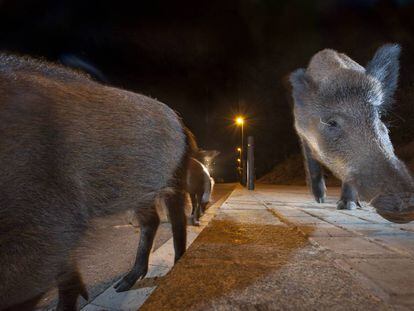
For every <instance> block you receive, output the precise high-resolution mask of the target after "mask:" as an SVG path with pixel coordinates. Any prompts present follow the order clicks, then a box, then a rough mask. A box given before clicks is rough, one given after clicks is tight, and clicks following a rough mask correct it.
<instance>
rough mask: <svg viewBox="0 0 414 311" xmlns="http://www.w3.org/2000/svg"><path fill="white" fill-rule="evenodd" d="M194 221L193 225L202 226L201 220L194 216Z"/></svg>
mask: <svg viewBox="0 0 414 311" xmlns="http://www.w3.org/2000/svg"><path fill="white" fill-rule="evenodd" d="M192 222H193V226H196V227H198V226H200V221H199V220H196V219H195V218H194V217H193V218H192Z"/></svg>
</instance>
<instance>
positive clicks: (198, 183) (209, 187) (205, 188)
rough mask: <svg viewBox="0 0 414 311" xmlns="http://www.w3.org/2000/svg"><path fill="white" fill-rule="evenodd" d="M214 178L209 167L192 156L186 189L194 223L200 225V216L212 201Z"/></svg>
mask: <svg viewBox="0 0 414 311" xmlns="http://www.w3.org/2000/svg"><path fill="white" fill-rule="evenodd" d="M213 186H214V180H213V178H211V177H210V173H209V172H208V169H207V167H206V166H205V165H204V164H202V163H201V162H200V161H198V160H196V159H195V158H190V161H189V165H188V170H187V182H186V190H187V192H188V193H189V194H190V198H191V204H192V212H191V218H192V221H193V225H195V226H199V225H200V220H199V218H200V216H201V215H202V214H203V213H204V211H205V209H206V207H207V204H208V203H209V202H210V198H211V193H212V192H213Z"/></svg>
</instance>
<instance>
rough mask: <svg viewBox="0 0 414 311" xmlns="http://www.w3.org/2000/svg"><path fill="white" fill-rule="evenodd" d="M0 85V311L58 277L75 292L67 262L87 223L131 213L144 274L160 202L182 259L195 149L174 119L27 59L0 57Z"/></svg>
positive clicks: (137, 98)
mask: <svg viewBox="0 0 414 311" xmlns="http://www.w3.org/2000/svg"><path fill="white" fill-rule="evenodd" d="M0 82H1V83H0V98H1V100H0V166H1V171H2V174H1V175H0V189H1V191H0V279H1V280H2V282H1V283H0V309H3V308H7V307H10V306H12V305H18V304H20V303H22V302H25V301H30V300H31V299H33V298H35V297H38V296H40V295H41V294H43V293H44V292H46V291H47V290H48V289H49V288H50V287H51V286H52V284H54V283H55V280H57V279H58V276H62V275H72V276H76V278H74V279H73V281H71V280H70V279H69V280H68V279H66V280H63V279H58V282H59V284H61V286H62V290H63V291H65V290H66V288H67V286H69V287H73V286H78V287H81V284H82V282H81V280H80V279H79V278H78V277H77V276H78V274H77V269H76V264H75V263H73V262H70V261H69V259H73V258H71V256H70V254H71V251H72V250H73V249H74V248H75V247H77V246H78V245H79V241H80V240H81V239H82V237H83V235H84V232H85V231H86V230H87V229H88V228H89V226H90V222H91V219H92V218H94V217H96V216H105V215H111V214H114V213H118V212H122V211H125V210H126V209H133V210H135V211H136V214H137V216H138V218H139V220H140V223H141V225H142V227H141V228H142V230H141V231H142V232H145V234H144V235H143V236H142V238H141V240H142V241H146V242H145V243H144V244H145V245H146V247H141V245H140V252H141V253H140V254H139V258H141V259H140V260H137V262H138V265H140V267H138V268H139V269H138V268H137V267H135V268H136V269H135V270H139V271H140V273H141V276H142V275H145V273H146V266H145V265H147V259H148V258H147V257H148V255H149V251H150V248H151V245H150V244H152V238H153V236H151V235H153V234H155V231H156V228H157V226H158V223H159V220H158V216H157V214H156V211H155V207H154V201H155V199H156V198H157V197H158V196H160V195H162V196H165V197H166V198H167V199H166V200H167V201H168V204H169V210H170V214H171V213H176V215H175V216H174V215H173V216H172V218H173V219H175V220H176V222H175V223H174V224H173V229H174V230H175V232H174V238H175V242H176V243H175V244H176V245H177V247H176V258H177V259H178V258H179V257H180V256H181V255H182V253H183V252H184V250H185V233H183V232H184V231H185V216H184V212H183V207H180V205H183V204H184V202H183V200H182V193H184V190H183V187H184V180H183V176H184V175H185V174H184V172H185V169H186V165H187V164H186V162H187V161H188V158H189V153H190V152H192V151H191V150H192V149H193V148H194V145H195V143H194V142H193V139H192V138H189V135H188V134H186V133H187V130H186V129H185V128H184V127H183V125H182V123H181V120H180V119H179V117H178V116H177V115H176V113H175V112H174V111H172V110H171V109H170V108H169V107H167V106H166V105H164V104H162V103H160V102H158V101H156V100H154V99H151V98H148V97H145V96H143V95H140V94H135V93H132V92H128V91H125V90H121V89H117V88H113V87H108V86H103V85H101V84H99V83H97V82H95V81H93V80H91V79H89V77H88V76H86V75H84V74H81V73H79V72H76V71H73V70H69V69H67V68H64V67H62V66H58V65H54V64H50V63H47V62H43V61H38V60H33V59H31V58H27V57H17V56H12V55H0ZM190 145H191V146H190ZM171 188H173V191H172V192H173V193H174V194H171V193H172V192H170V191H169V189H171ZM170 217H171V215H170ZM141 234H142V233H141ZM183 245H184V246H183ZM77 255H78V254H77ZM135 270H134V271H135ZM129 277H130V278H129V279H128V281H129V283H128V284H124V285H123V286H121V288H119V290H126V289H127V288H128V286H132V285H133V283H134V282H135V281H134V278H135V277H136V275H132V278H131V275H129ZM135 280H136V279H135ZM68 282H69V283H68ZM130 283H132V284H130ZM77 290H78V291H79V292H80V293H82V294H85V292H84V290H83V289H82V288H78V289H77ZM72 296H73V295H72ZM65 303H66V304H67V305H70V304H73V303H74V302H73V299H72V301H65ZM75 303H76V300H75Z"/></svg>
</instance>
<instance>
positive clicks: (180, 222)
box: [165, 190, 187, 262]
mask: <svg viewBox="0 0 414 311" xmlns="http://www.w3.org/2000/svg"><path fill="white" fill-rule="evenodd" d="M165 203H166V206H167V209H168V214H169V215H170V221H171V227H172V232H173V239H174V251H175V260H174V261H175V262H177V261H178V259H180V258H181V256H182V255H183V254H184V252H185V249H186V243H187V228H186V217H185V210H184V207H185V192H183V191H182V190H176V191H175V192H174V194H170V195H168V196H167V198H166V202H165Z"/></svg>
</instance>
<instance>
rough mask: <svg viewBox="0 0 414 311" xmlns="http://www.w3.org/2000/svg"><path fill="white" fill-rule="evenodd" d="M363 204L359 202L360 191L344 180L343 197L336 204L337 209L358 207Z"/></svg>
mask: <svg viewBox="0 0 414 311" xmlns="http://www.w3.org/2000/svg"><path fill="white" fill-rule="evenodd" d="M357 206H361V205H360V204H359V202H358V193H357V191H356V189H355V188H354V187H352V186H351V185H350V184H348V183H346V182H344V183H342V190H341V198H340V200H339V201H338V203H337V204H336V208H337V209H349V210H351V209H356V208H357Z"/></svg>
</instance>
